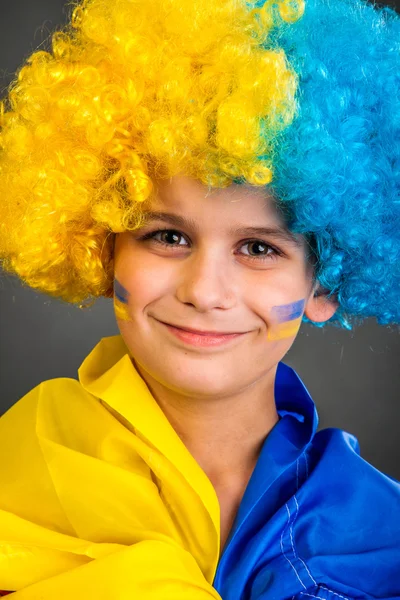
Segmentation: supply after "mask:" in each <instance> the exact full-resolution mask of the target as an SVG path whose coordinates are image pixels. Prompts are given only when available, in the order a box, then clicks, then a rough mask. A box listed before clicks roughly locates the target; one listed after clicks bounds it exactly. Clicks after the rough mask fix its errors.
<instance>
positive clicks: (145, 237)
mask: <svg viewBox="0 0 400 600" xmlns="http://www.w3.org/2000/svg"><path fill="white" fill-rule="evenodd" d="M165 232H170V233H177V234H178V235H180V236H182V237H185V236H184V235H183V233H181V232H180V231H178V230H176V229H156V230H155V231H150V232H149V233H145V234H144V235H142V236H140V237H138V238H137V240H139V241H145V240H150V239H151V240H153V241H154V242H156V243H157V244H161V245H162V246H167V247H168V248H174V247H179V246H178V245H176V244H168V243H167V242H162V241H160V240H156V239H155V236H156V235H157V234H158V233H165ZM255 242H260V243H261V244H262V245H263V246H266V247H267V248H270V249H271V250H273V253H274V254H273V255H271V254H260V255H259V256H249V255H245V256H246V258H248V259H250V260H261V261H265V260H271V259H272V260H274V259H276V258H278V257H280V256H283V253H282V252H281V251H280V250H278V249H277V248H275V247H274V246H271V244H267V242H264V241H263V240H257V239H249V240H243V243H242V246H244V245H245V244H250V243H255Z"/></svg>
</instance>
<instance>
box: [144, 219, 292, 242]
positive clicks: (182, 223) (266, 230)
mask: <svg viewBox="0 0 400 600" xmlns="http://www.w3.org/2000/svg"><path fill="white" fill-rule="evenodd" d="M152 221H165V222H166V223H170V224H172V225H176V226H177V227H182V228H184V229H192V230H193V231H196V232H197V231H198V227H197V223H196V222H195V221H194V220H193V219H189V218H187V217H182V216H180V215H176V214H174V213H167V212H158V211H148V212H146V213H145V225H147V224H148V223H151V222H152ZM229 233H230V234H231V235H240V236H242V235H244V236H247V235H250V236H252V235H266V236H269V237H274V238H275V239H277V240H281V241H282V242H286V243H289V244H292V245H294V246H296V247H297V248H301V247H302V242H301V239H300V238H298V237H296V235H295V234H294V233H292V232H291V231H290V230H289V229H286V228H285V227H279V226H273V227H271V226H270V227H239V228H236V229H234V228H231V229H230V230H229Z"/></svg>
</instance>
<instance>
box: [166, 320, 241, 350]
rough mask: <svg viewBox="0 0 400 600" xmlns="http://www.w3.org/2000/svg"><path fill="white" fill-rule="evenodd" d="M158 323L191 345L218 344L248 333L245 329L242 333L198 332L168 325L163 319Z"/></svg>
mask: <svg viewBox="0 0 400 600" xmlns="http://www.w3.org/2000/svg"><path fill="white" fill-rule="evenodd" d="M159 323H161V325H164V327H166V329H168V331H169V332H170V333H172V334H173V335H174V336H175V337H177V338H178V339H180V340H182V341H183V342H186V343H187V344H190V345H192V346H203V347H204V346H219V345H222V344H226V343H227V342H229V341H230V340H233V339H235V338H237V337H240V336H242V335H245V334H246V333H248V332H247V331H246V332H243V333H213V332H203V331H201V332H199V331H193V330H189V329H182V328H180V327H174V326H173V325H169V323H164V322H163V321H159Z"/></svg>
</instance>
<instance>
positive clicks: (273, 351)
mask: <svg viewBox="0 0 400 600" xmlns="http://www.w3.org/2000/svg"><path fill="white" fill-rule="evenodd" d="M146 210H148V213H147V214H148V222H147V223H146V224H145V225H144V226H142V227H141V228H140V229H137V230H135V231H133V232H124V233H121V234H118V235H117V236H116V241H115V256H114V275H115V284H114V305H115V312H116V317H117V323H118V327H119V329H120V332H121V335H122V337H123V339H124V342H125V344H126V346H127V347H128V349H129V351H130V353H131V355H132V357H133V358H134V360H135V362H136V364H137V365H138V366H140V367H141V369H142V370H143V371H145V372H147V373H148V374H149V375H150V376H151V377H152V378H153V379H155V380H156V381H157V382H159V383H160V384H161V385H163V386H165V387H167V388H169V389H171V390H174V391H175V392H179V393H181V394H183V395H185V396H193V395H196V396H199V395H200V396H215V395H222V396H225V395H229V394H235V393H237V392H239V391H240V390H243V389H245V388H247V387H248V386H251V385H252V384H253V383H255V382H256V381H258V380H259V379H260V378H261V377H263V376H264V375H265V374H266V373H267V372H269V371H270V370H271V369H274V368H276V365H277V363H278V362H279V361H280V360H281V359H282V357H283V356H284V355H285V354H286V352H287V351H288V350H289V348H290V346H291V345H292V343H293V341H294V339H295V337H296V334H297V332H298V329H299V327H300V323H301V318H302V315H303V313H304V312H306V314H307V316H308V317H309V318H310V319H312V320H314V321H318V320H319V321H323V320H327V319H329V318H330V317H331V316H332V315H333V313H334V312H335V309H336V306H335V305H333V304H331V303H330V302H327V301H326V299H324V301H323V302H322V301H321V298H320V297H318V298H315V297H314V293H313V292H314V288H313V280H312V266H311V264H310V263H309V261H308V259H307V256H308V254H309V249H308V246H307V244H306V241H305V240H304V238H302V237H301V236H294V235H293V234H291V233H290V232H289V231H287V230H286V228H285V223H284V222H283V220H282V217H281V216H280V214H279V212H278V210H277V208H276V205H275V202H274V200H273V199H272V198H271V197H270V196H269V195H268V193H267V192H266V191H265V189H262V188H256V187H250V186H247V185H246V186H244V185H231V186H230V187H228V188H223V189H213V190H212V191H211V192H209V191H208V189H207V187H206V186H204V185H203V184H202V183H200V182H199V181H196V180H194V179H190V178H187V177H174V178H172V179H171V180H168V181H160V182H157V183H156V186H155V193H154V195H153V197H152V199H151V200H150V201H149V203H148V205H147V206H146ZM161 213H162V214H163V215H162V214H161ZM166 215H169V216H166ZM251 228H257V231H255V230H254V229H251ZM162 229H167V230H168V231H164V232H160V231H159V230H162ZM164 323H167V324H170V325H175V326H177V327H180V328H189V329H195V330H200V331H203V332H204V331H207V332H210V331H213V332H219V333H220V332H224V333H241V334H242V335H239V336H236V337H234V338H230V339H229V340H228V341H225V342H223V343H221V341H220V340H219V341H218V343H215V339H214V341H213V340H210V339H209V340H208V341H207V340H205V343H203V344H201V339H198V340H197V342H196V343H193V342H194V340H193V339H192V340H189V338H186V339H182V337H177V335H176V332H175V333H173V332H171V329H169V328H168V327H167V326H166V325H165V324H164ZM200 344H201V345H200Z"/></svg>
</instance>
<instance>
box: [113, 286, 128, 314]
mask: <svg viewBox="0 0 400 600" xmlns="http://www.w3.org/2000/svg"><path fill="white" fill-rule="evenodd" d="M129 296H130V294H129V292H128V290H127V289H125V288H124V286H123V285H122V284H121V283H120V282H119V281H118V280H117V279H114V311H115V316H116V317H117V319H121V321H130V319H131V318H130V315H129V307H128V298H129Z"/></svg>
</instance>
